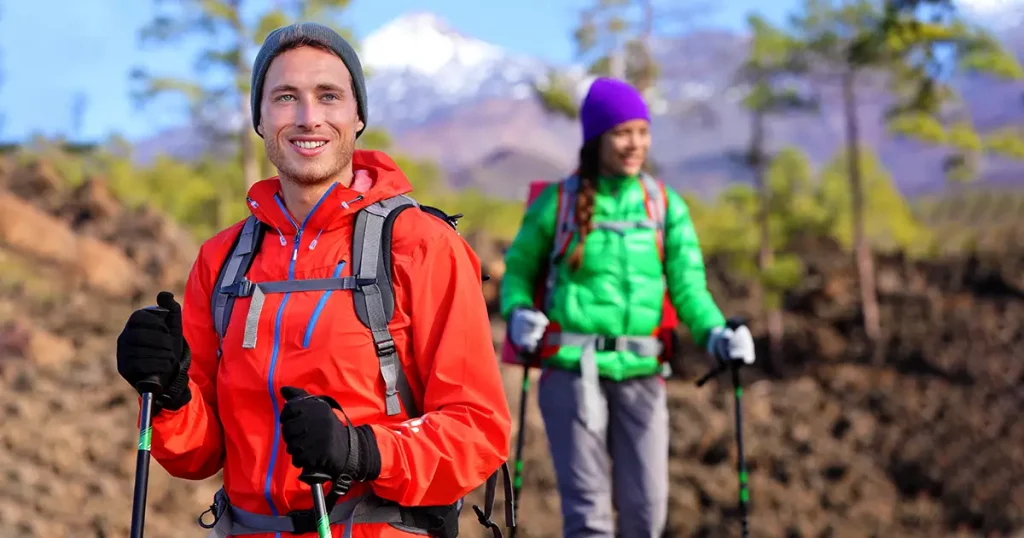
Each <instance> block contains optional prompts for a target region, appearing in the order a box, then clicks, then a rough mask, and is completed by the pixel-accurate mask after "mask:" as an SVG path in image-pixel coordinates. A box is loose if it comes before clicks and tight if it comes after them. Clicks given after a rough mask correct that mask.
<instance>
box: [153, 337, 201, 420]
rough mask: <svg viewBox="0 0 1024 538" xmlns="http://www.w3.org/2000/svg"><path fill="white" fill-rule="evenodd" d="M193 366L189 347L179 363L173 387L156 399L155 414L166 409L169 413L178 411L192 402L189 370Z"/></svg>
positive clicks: (172, 382) (172, 383)
mask: <svg viewBox="0 0 1024 538" xmlns="http://www.w3.org/2000/svg"><path fill="white" fill-rule="evenodd" d="M191 365H192V353H191V352H190V351H189V349H188V347H186V348H185V353H184V357H182V359H181V362H180V363H178V373H177V374H176V375H175V376H174V379H173V380H172V381H171V385H170V386H169V387H167V390H166V391H165V392H164V393H163V394H161V395H160V396H158V397H157V398H155V399H154V402H153V408H154V409H153V413H154V414H157V413H159V412H160V411H162V410H164V409H167V410H168V411H177V410H179V409H181V408H182V407H185V406H186V405H188V402H189V401H191V400H192V390H191V389H190V388H189V383H188V381H189V378H188V369H189V366H191Z"/></svg>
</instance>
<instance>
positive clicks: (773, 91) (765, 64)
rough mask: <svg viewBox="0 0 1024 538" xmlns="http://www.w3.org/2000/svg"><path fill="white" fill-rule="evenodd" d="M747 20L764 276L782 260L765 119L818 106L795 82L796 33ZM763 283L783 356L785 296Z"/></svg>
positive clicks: (746, 77) (751, 152) (749, 159)
mask: <svg viewBox="0 0 1024 538" xmlns="http://www.w3.org/2000/svg"><path fill="white" fill-rule="evenodd" d="M747 25H748V27H749V28H750V30H751V32H752V35H751V40H750V50H749V53H748V58H747V60H746V62H744V64H743V66H742V67H741V69H740V72H739V79H740V81H741V82H743V83H745V85H747V86H749V87H750V91H749V92H748V94H747V96H746V99H745V100H744V104H745V105H746V107H747V109H748V110H749V111H750V119H751V126H750V144H749V148H748V152H747V155H746V156H745V157H746V158H745V161H746V164H747V166H749V167H750V168H751V170H752V171H753V173H754V184H755V187H756V189H757V192H758V198H759V211H758V228H759V229H760V246H759V249H758V267H759V268H760V271H761V274H762V277H763V278H762V280H763V279H764V278H767V276H768V275H769V274H770V272H771V271H772V270H773V268H772V266H773V265H774V264H775V262H776V260H775V251H774V249H773V248H772V237H771V230H770V225H769V218H770V213H771V204H772V200H771V193H770V191H769V187H768V183H767V181H766V178H765V176H766V172H767V167H768V161H769V160H770V159H769V157H768V156H767V155H766V152H765V145H766V138H767V130H766V125H765V122H766V119H767V117H768V116H769V115H776V114H786V113H792V112H796V111H806V110H811V109H813V108H815V102H814V101H813V100H811V99H808V98H806V97H805V96H803V95H801V92H799V91H798V90H797V89H795V88H794V87H793V82H794V76H795V75H798V74H799V73H800V72H802V70H803V67H802V65H800V62H799V59H798V57H797V56H795V55H794V52H795V51H796V50H797V48H796V43H795V42H794V40H793V38H792V37H791V36H788V35H786V34H785V33H784V32H782V31H781V30H780V29H778V28H776V27H774V26H772V25H771V24H769V23H768V22H767V21H766V20H765V19H764V18H762V17H760V16H757V15H751V16H749V17H748V18H747ZM760 288H761V289H760V293H761V295H762V301H761V302H762V304H763V306H764V308H765V318H766V321H767V326H768V337H769V341H770V348H771V357H772V359H773V360H777V359H778V358H780V357H782V342H783V337H784V331H785V328H784V323H783V315H782V310H781V305H780V304H779V302H780V301H778V300H777V299H774V298H771V297H769V295H770V292H769V290H767V289H766V286H765V285H762V286H760Z"/></svg>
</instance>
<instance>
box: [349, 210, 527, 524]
mask: <svg viewBox="0 0 1024 538" xmlns="http://www.w3.org/2000/svg"><path fill="white" fill-rule="evenodd" d="M410 207H417V208H419V209H420V210H421V211H423V212H424V213H428V214H430V215H432V216H434V217H436V218H438V219H440V220H442V221H444V222H445V223H447V224H448V225H449V226H451V227H452V229H456V230H457V227H458V219H459V218H460V217H462V215H461V214H459V215H448V214H447V213H445V212H444V211H441V210H440V209H438V208H435V207H431V206H424V205H420V204H419V203H418V202H416V200H414V199H412V198H411V197H409V196H405V195H400V196H396V197H394V198H390V199H387V200H384V201H382V202H378V203H376V204H373V205H371V206H368V207H367V208H365V209H363V210H362V211H360V212H359V213H358V214H357V215H356V222H355V229H354V231H353V243H352V263H353V267H354V268H355V270H356V275H357V276H356V278H357V280H358V281H359V287H358V288H357V289H356V290H355V293H354V295H353V297H354V299H355V307H356V315H357V316H358V317H359V320H360V321H361V322H362V323H363V325H365V326H366V327H367V328H369V329H370V331H371V332H372V333H373V342H374V344H375V345H376V346H377V356H378V357H379V358H380V370H381V375H382V376H383V378H384V384H385V394H386V396H385V397H386V405H387V412H388V415H396V414H398V413H399V412H400V408H399V401H401V404H402V405H403V406H404V407H405V409H406V412H407V413H408V414H409V416H410V417H416V416H420V414H421V410H420V409H419V407H418V406H417V405H416V402H415V400H414V399H413V397H412V392H411V390H410V389H409V382H408V379H407V378H406V377H405V372H404V370H403V368H402V363H401V361H400V360H399V358H398V354H397V350H396V348H395V344H394V341H393V340H392V339H391V333H390V331H389V329H388V322H389V321H391V317H392V316H393V315H394V312H395V298H394V287H393V284H392V281H391V274H392V273H391V270H392V264H391V237H392V230H393V228H394V224H395V220H396V219H397V218H398V215H400V214H401V213H402V211H405V210H406V209H409V208H410ZM499 474H501V475H503V478H504V480H503V482H504V486H505V524H506V526H507V527H509V528H511V529H515V527H516V519H515V499H514V497H513V490H512V485H511V484H512V480H511V477H512V475H511V472H510V470H509V466H508V462H503V463H502V464H501V467H500V468H499V469H498V470H497V471H495V472H494V474H492V475H491V476H490V477H488V478H487V482H486V486H485V490H486V492H485V499H484V504H485V508H483V509H481V508H480V507H479V506H474V507H473V508H474V510H475V511H476V513H477V517H478V519H479V520H480V523H481V524H483V525H484V526H485V527H487V528H489V529H490V530H491V531H492V533H493V534H494V536H496V537H501V531H500V530H499V529H498V526H497V525H495V524H494V523H493V522H491V520H490V516H491V512H492V510H493V508H494V501H495V493H496V490H497V484H498V478H499ZM460 503H461V501H460Z"/></svg>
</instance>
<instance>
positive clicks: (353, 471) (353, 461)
mask: <svg viewBox="0 0 1024 538" xmlns="http://www.w3.org/2000/svg"><path fill="white" fill-rule="evenodd" d="M281 397H283V398H284V399H285V404H284V408H283V409H282V410H281V418H280V421H281V437H282V438H283V439H284V443H285V449H286V451H287V452H288V454H289V455H290V456H291V457H292V464H293V465H295V466H296V467H298V468H300V469H302V470H303V471H304V472H315V473H325V474H327V475H329V476H330V477H332V479H334V480H337V479H338V478H339V477H342V476H345V477H346V478H347V479H349V480H359V481H366V480H373V479H375V478H377V476H378V475H379V474H380V452H379V451H378V449H377V440H376V438H375V437H374V435H373V430H371V429H370V428H369V427H368V426H360V427H358V428H357V427H353V426H352V425H351V424H350V423H349V424H346V423H345V422H342V420H341V419H340V418H338V415H336V414H335V413H334V410H335V409H337V410H339V411H341V406H339V405H338V403H337V402H336V401H334V400H333V399H332V398H330V397H329V396H313V395H311V394H309V393H308V392H306V391H304V390H302V389H299V388H295V387H281Z"/></svg>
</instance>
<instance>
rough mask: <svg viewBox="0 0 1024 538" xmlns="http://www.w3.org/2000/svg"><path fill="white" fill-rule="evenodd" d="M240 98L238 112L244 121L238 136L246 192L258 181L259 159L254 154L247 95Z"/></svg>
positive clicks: (254, 144)
mask: <svg viewBox="0 0 1024 538" xmlns="http://www.w3.org/2000/svg"><path fill="white" fill-rule="evenodd" d="M240 97H241V99H239V100H240V101H241V102H242V103H241V108H242V110H241V111H240V112H241V113H242V117H244V118H246V121H244V122H243V123H242V126H241V127H240V128H239V132H238V136H239V139H240V141H241V145H242V177H243V178H245V190H246V191H248V190H249V187H252V186H253V185H254V184H255V183H256V182H257V181H259V180H260V157H259V154H258V153H256V141H255V140H254V139H253V133H252V116H251V112H250V111H249V95H248V94H243V95H241V96H240Z"/></svg>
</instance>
